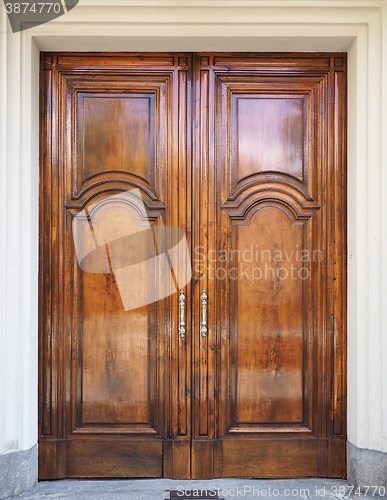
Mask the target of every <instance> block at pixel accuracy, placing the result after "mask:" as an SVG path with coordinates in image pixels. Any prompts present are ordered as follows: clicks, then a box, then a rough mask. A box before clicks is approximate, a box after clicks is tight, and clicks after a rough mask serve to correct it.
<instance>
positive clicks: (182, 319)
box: [179, 290, 185, 339]
mask: <svg viewBox="0 0 387 500" xmlns="http://www.w3.org/2000/svg"><path fill="white" fill-rule="evenodd" d="M179 303H180V320H179V335H180V338H181V339H185V295H184V292H183V290H180V295H179Z"/></svg>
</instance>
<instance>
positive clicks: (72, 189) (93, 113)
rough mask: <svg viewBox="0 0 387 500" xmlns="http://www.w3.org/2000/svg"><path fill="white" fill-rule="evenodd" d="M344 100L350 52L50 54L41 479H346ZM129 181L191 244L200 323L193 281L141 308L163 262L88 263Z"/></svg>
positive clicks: (125, 212) (147, 252)
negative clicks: (88, 251) (78, 249)
mask: <svg viewBox="0 0 387 500" xmlns="http://www.w3.org/2000/svg"><path fill="white" fill-rule="evenodd" d="M345 103H346V57H345V55H343V54H212V53H208V54H207V53H201V54H64V53H62V54H50V53H47V54H43V55H42V62H41V117H42V120H41V183H40V185H41V196H40V214H41V215H40V234H41V244H40V351H39V352H40V361H39V364H40V368H39V369H40V380H39V402H40V403H39V404H40V408H39V412H40V413H39V414H40V418H39V422H40V429H39V434H40V440H39V453H40V464H39V474H40V477H41V478H42V479H54V478H60V477H174V478H190V477H192V478H213V477H231V476H241V477H243V476H246V477H297V476H327V477H344V476H345V442H346V379H345V373H346V336H345V333H346V324H345V317H346V311H345V306H346V300H345V290H346V258H345V255H346V240H345V237H346V220H345V206H346V201H345V200H346V198H345V197H346V154H345V151H346V142H345V133H346V122H345V120H346V109H345ZM132 188H137V189H139V190H140V193H141V197H142V199H143V201H144V205H145V209H146V215H147V218H148V221H149V224H150V226H151V227H152V228H153V229H154V230H157V228H161V227H164V226H176V227H180V228H181V229H183V230H184V231H185V233H186V236H187V240H188V242H191V257H192V261H193V266H192V281H191V282H190V283H189V285H187V287H185V289H184V292H185V297H186V302H185V317H186V334H185V337H184V338H182V337H180V336H179V331H178V321H179V298H178V293H176V291H175V293H172V294H171V295H170V296H169V297H167V298H164V299H162V300H159V301H157V302H154V303H151V304H149V305H144V306H141V307H137V308H135V309H131V310H125V307H124V305H125V304H124V303H123V298H122V290H123V289H124V291H125V296H128V297H132V298H133V299H134V297H137V296H140V297H141V296H143V295H144V296H146V294H147V293H149V290H148V288H147V287H149V284H148V283H150V281H149V280H148V279H147V278H149V277H150V276H151V275H152V273H155V270H154V269H153V268H152V266H151V265H148V266H146V267H143V268H140V269H139V271H138V275H135V274H134V275H133V274H132V275H131V280H130V282H128V281H127V280H126V281H125V276H124V275H123V274H122V272H120V270H113V269H112V267H111V265H109V266H106V265H105V268H103V265H102V264H101V256H100V255H99V254H98V253H95V254H92V256H91V258H90V260H89V261H88V265H89V267H90V269H94V268H95V269H99V270H101V266H102V271H103V272H86V271H83V270H82V269H81V268H80V267H79V264H78V261H77V258H76V255H75V249H74V243H73V232H72V224H73V221H74V218H75V217H76V216H78V217H79V216H80V215H82V214H83V213H85V214H86V216H85V227H86V228H87V227H88V224H89V219H88V217H89V218H90V217H93V218H94V219H93V220H96V221H98V222H97V223H96V224H95V228H94V231H95V232H96V234H97V236H98V231H99V229H98V227H99V225H101V227H102V226H103V227H104V228H108V229H107V230H106V229H105V230H104V235H103V239H104V242H105V243H106V242H108V241H110V240H111V239H114V237H115V235H117V234H122V233H125V229H126V228H127V229H128V231H127V232H129V228H130V227H132V226H133V224H134V223H135V221H137V220H139V219H141V214H138V213H137V212H136V210H135V209H134V208H133V206H131V205H130V204H128V203H127V201H126V199H125V197H124V196H123V195H120V193H124V192H125V191H126V190H128V189H132ZM112 195H116V197H115V202H114V204H113V205H111V204H110V205H109V202H108V199H109V197H110V196H112ZM97 201H99V202H100V203H99V205H100V207H99V208H95V207H96V206H97V205H98V204H97V205H96V202H97ZM101 202H103V203H101ZM101 207H102V208H101ZM87 214H89V215H87ZM142 215H144V214H142ZM84 244H85V245H86V244H87V243H86V240H85V242H84ZM152 247H153V241H150V240H147V239H142V240H140V241H139V242H137V243H136V246H135V248H134V247H133V242H131V240H128V241H126V242H125V245H124V246H123V247H122V248H121V252H122V253H123V254H126V253H130V252H132V251H133V250H135V251H136V252H137V253H138V255H141V256H143V258H144V259H146V258H147V257H151V256H152ZM114 257H115V256H114V255H112V256H111V258H110V260H111V261H112V260H114ZM120 257H122V256H120ZM109 262H110V261H109ZM90 269H89V271H90ZM117 282H118V283H119V285H120V287H118V284H117ZM204 290H206V292H204ZM120 291H121V293H120ZM203 324H204V325H205V328H204V329H203Z"/></svg>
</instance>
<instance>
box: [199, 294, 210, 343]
mask: <svg viewBox="0 0 387 500" xmlns="http://www.w3.org/2000/svg"><path fill="white" fill-rule="evenodd" d="M200 300H201V302H202V321H201V323H200V333H201V335H202V337H203V338H204V339H205V338H206V337H207V331H208V328H207V292H206V289H204V290H203V292H202V294H201V296H200Z"/></svg>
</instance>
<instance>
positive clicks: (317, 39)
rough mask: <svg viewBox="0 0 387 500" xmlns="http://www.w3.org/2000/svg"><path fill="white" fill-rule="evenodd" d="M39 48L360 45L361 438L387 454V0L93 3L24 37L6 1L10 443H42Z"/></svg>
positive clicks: (351, 296) (355, 84)
mask: <svg viewBox="0 0 387 500" xmlns="http://www.w3.org/2000/svg"><path fill="white" fill-rule="evenodd" d="M39 50H83V51H85V50H100V51H102V50H109V51H114V50H117V51H135V50H137V51H151V50H155V51H156V50H158V51H160V50H161V51H162V50H165V51H167V50H171V51H174V50H185V51H201V50H214V51H222V50H223V51H225V50H227V51H233V50H234V51H257V52H258V51H336V50H338V51H347V50H348V52H349V97H348V105H349V114H348V437H349V441H350V442H351V443H353V444H354V445H355V446H358V447H362V448H370V449H375V450H380V451H385V452H387V361H386V360H387V265H386V263H385V261H384V258H383V257H384V256H387V140H386V137H387V0H384V1H383V0H369V1H367V0H342V1H341V0H271V1H265V0H196V1H191V0H141V1H140V0H112V1H108V0H81V1H80V4H79V5H78V6H77V7H76V8H75V9H73V10H72V11H71V12H70V13H68V14H66V15H65V16H63V17H61V18H59V19H58V20H56V21H53V22H51V23H49V24H46V25H43V26H40V27H37V28H34V29H32V30H29V31H26V32H22V33H21V34H12V33H10V32H9V28H8V22H7V20H6V17H5V12H4V7H3V3H2V2H1V6H0V99H1V101H0V269H1V271H0V272H1V274H0V278H1V280H0V293H1V295H0V325H1V330H0V342H1V344H0V454H4V453H8V452H10V451H15V450H22V449H27V448H29V447H31V446H33V445H34V444H35V443H36V440H37V308H38V298H37V273H38V257H37V256H38V253H37V248H38V229H37V227H38V225H37V220H38V65H39ZM382 138H384V139H385V140H384V144H383V141H382Z"/></svg>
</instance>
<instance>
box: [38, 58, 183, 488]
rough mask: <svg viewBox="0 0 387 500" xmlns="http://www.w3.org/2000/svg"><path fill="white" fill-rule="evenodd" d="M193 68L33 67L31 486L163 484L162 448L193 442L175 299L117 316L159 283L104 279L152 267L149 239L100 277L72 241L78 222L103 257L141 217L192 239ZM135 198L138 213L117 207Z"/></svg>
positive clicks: (108, 61)
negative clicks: (37, 103) (68, 481)
mask: <svg viewBox="0 0 387 500" xmlns="http://www.w3.org/2000/svg"><path fill="white" fill-rule="evenodd" d="M189 61H190V57H189V56H186V55H183V56H181V55H145V56H143V55H135V54H133V55H125V56H118V55H113V56H106V57H105V56H101V55H90V56H83V55H79V54H78V55H77V54H74V55H69V54H55V55H54V54H46V55H43V56H42V65H41V67H42V70H41V71H42V75H41V99H42V101H41V102H42V108H41V109H42V126H41V130H42V147H41V151H42V156H41V159H42V167H41V187H42V192H41V225H40V231H41V249H40V251H41V254H40V257H41V289H40V293H41V301H40V304H41V311H40V318H41V323H40V326H41V337H40V342H41V344H40V356H41V358H40V405H41V406H40V436H41V437H40V445H39V450H40V454H41V461H40V477H41V478H55V477H162V475H163V470H164V467H167V465H165V464H164V457H165V456H166V454H165V451H164V447H165V446H166V445H165V441H166V440H167V439H175V438H176V439H181V440H182V441H184V440H185V441H187V442H188V443H189V439H190V425H189V422H190V397H189V392H188V391H189V387H190V372H191V371H190V370H191V369H190V362H191V354H190V345H189V344H188V343H186V342H184V343H181V342H179V341H178V337H177V332H176V328H175V325H176V324H177V319H176V318H177V304H176V290H175V294H174V295H172V296H171V297H170V298H169V297H167V298H165V299H163V300H160V301H159V302H151V303H150V304H149V305H146V300H145V301H143V303H144V304H145V305H141V307H136V308H130V309H129V310H126V309H127V308H126V307H124V305H125V304H124V302H123V301H124V298H125V297H126V299H127V300H129V301H130V300H133V299H135V298H138V297H142V298H146V297H147V295H148V293H149V292H151V290H148V288H149V287H150V286H152V285H151V280H148V278H149V275H151V274H152V273H155V272H156V271H155V269H153V268H152V263H147V264H146V265H145V266H140V265H137V267H136V268H134V269H132V271H131V274H130V279H129V280H128V278H127V275H125V273H124V272H123V269H122V266H121V267H120V266H117V268H116V269H113V267H112V265H114V259H121V260H122V258H123V257H124V256H125V255H131V254H134V255H138V256H140V257H141V258H142V259H143V260H144V261H147V260H148V259H151V258H152V251H154V241H153V237H151V238H150V239H149V238H148V239H147V238H143V239H136V240H135V248H134V247H133V245H134V243H133V240H131V239H127V240H125V241H124V243H122V244H121V246H120V248H119V250H118V254H117V252H116V254H117V255H114V254H112V252H111V247H110V255H109V265H105V268H104V266H103V265H102V268H101V255H100V254H99V253H98V252H94V253H92V254H90V257H89V258H88V262H87V265H88V269H87V270H86V271H85V270H82V269H81V268H80V267H79V264H78V261H77V258H76V255H75V248H74V243H73V232H72V224H73V221H74V218H75V217H76V216H80V215H82V214H83V213H85V214H86V215H85V216H84V219H85V222H84V226H85V227H86V228H88V219H90V220H91V218H92V219H93V221H95V223H94V224H93V235H94V236H95V237H96V238H97V240H98V242H99V244H100V245H101V243H104V244H108V243H110V242H112V241H114V240H115V239H117V237H118V236H120V235H123V236H125V235H126V234H133V231H132V229H133V227H136V225H137V226H138V228H139V230H141V229H143V228H141V224H143V223H144V222H143V221H142V219H143V218H144V215H146V216H147V217H146V218H145V219H147V220H145V222H147V223H148V222H149V225H150V227H151V228H153V229H157V228H162V227H165V226H176V227H180V228H182V229H184V230H186V232H187V233H189V231H187V221H188V220H189V217H190V205H189V203H188V202H187V204H186V205H184V204H183V203H181V201H180V198H182V199H186V200H189V199H190V192H191V186H190V147H191V142H190V134H191V132H190V130H191V120H190V118H189V117H190V107H191V105H190V99H191V96H190V93H189V86H190V72H189V67H188V63H189ZM133 188H136V189H138V190H140V193H141V197H142V199H143V203H144V206H145V209H146V214H142V213H139V211H138V208H136V207H135V206H133V205H131V204H130V203H129V202H128V200H127V199H126V198H125V196H124V195H122V196H120V193H124V192H125V191H126V190H129V189H133ZM113 195H114V201H109V200H110V197H111V196H113ZM96 202H99V203H96ZM82 216H83V215H82ZM137 220H139V221H140V222H136V221H137ZM81 227H82V226H81ZM77 231H78V233H77V238H78V239H81V242H80V246H81V247H82V246H85V247H87V244H88V243H87V238H86V236H87V232H85V236H84V235H83V232H82V230H81V229H79V230H77ZM188 237H189V234H188ZM140 260H141V259H139V261H140ZM137 264H138V263H137ZM118 282H120V283H119V284H120V287H118ZM186 294H187V301H189V300H190V291H189V290H187V292H186ZM187 330H188V332H189V325H188V326H187ZM173 458H174V457H173V455H172V456H171V457H170V460H171V461H172V460H173ZM55 462H57V463H58V466H57V467H55V466H53V465H52V463H55ZM184 474H186V475H187V474H189V471H188V472H187V471H184Z"/></svg>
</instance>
